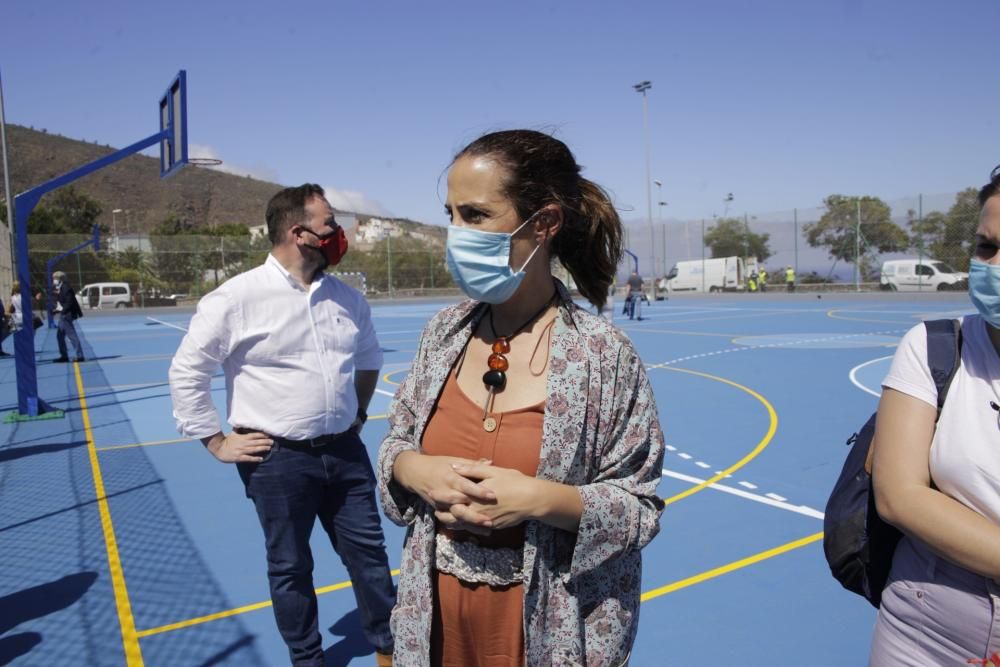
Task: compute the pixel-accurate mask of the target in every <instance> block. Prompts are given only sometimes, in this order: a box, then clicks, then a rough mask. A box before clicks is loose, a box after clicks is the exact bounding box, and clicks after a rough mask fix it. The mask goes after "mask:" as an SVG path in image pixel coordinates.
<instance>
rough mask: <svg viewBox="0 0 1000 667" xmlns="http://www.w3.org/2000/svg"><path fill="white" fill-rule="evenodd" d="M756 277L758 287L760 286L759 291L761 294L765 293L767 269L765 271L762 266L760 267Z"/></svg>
mask: <svg viewBox="0 0 1000 667" xmlns="http://www.w3.org/2000/svg"><path fill="white" fill-rule="evenodd" d="M757 277H758V279H759V282H760V285H759V286H760V291H761V292H766V291H767V269H765V268H764V267H763V266H762V267H760V273H759V274H757Z"/></svg>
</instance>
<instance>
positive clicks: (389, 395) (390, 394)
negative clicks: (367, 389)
mask: <svg viewBox="0 0 1000 667" xmlns="http://www.w3.org/2000/svg"><path fill="white" fill-rule="evenodd" d="M375 393H377V394H382V395H383V396H388V397H389V398H393V397H394V396H395V395H396V394H394V393H392V392H391V391H386V390H385V389H376V390H375Z"/></svg>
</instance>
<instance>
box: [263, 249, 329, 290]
mask: <svg viewBox="0 0 1000 667" xmlns="http://www.w3.org/2000/svg"><path fill="white" fill-rule="evenodd" d="M264 263H265V264H267V265H269V266H271V267H273V268H275V269H277V270H278V273H280V274H281V275H282V276H284V278H285V280H287V281H288V284H289V285H292V286H293V287H295V288H296V289H298V290H301V291H303V292H311V291H312V290H313V286H315V287H316V288H318V287H319V286H320V285H321V284H322V282H323V280H325V279H326V271H320V277H319V278H317V279H314V280H313V281H312V283H310V284H309V288H308V289H306V288H305V287H303V286H302V283H300V282H299V281H298V280H296V278H295V276H293V275H292V274H291V273H289V272H288V269H286V268H285V267H284V266H282V264H281V262H279V261H278V258H277V257H275V256H274V255H272V254H271V253H267V260H266V261H265V262H264Z"/></svg>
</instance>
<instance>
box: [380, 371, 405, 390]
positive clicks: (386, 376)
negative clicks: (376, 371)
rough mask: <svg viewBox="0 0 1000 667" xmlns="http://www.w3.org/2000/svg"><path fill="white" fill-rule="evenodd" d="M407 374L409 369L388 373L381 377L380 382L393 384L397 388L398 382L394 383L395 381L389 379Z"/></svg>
mask: <svg viewBox="0 0 1000 667" xmlns="http://www.w3.org/2000/svg"><path fill="white" fill-rule="evenodd" d="M409 372H410V369H409V368H400V369H399V370H398V371H390V372H388V373H386V374H385V375H383V376H382V381H383V382H387V383H388V384H394V385H397V386H399V383H398V382H396V381H395V380H390V379H389V378H391V377H392V376H393V375H399V374H400V373H409Z"/></svg>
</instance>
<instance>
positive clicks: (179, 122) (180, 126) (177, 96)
mask: <svg viewBox="0 0 1000 667" xmlns="http://www.w3.org/2000/svg"><path fill="white" fill-rule="evenodd" d="M159 112H160V131H161V132H165V133H166V136H165V137H164V139H163V140H162V141H160V178H167V177H168V176H172V175H173V174H175V173H176V172H177V170H178V169H180V168H181V167H183V166H184V165H186V164H187V162H188V141H187V72H186V71H185V70H181V71H180V72H178V73H177V77H176V78H175V79H174V80H173V81H171V82H170V85H169V86H167V91H166V92H165V93H164V94H163V97H161V98H160V105H159Z"/></svg>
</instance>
